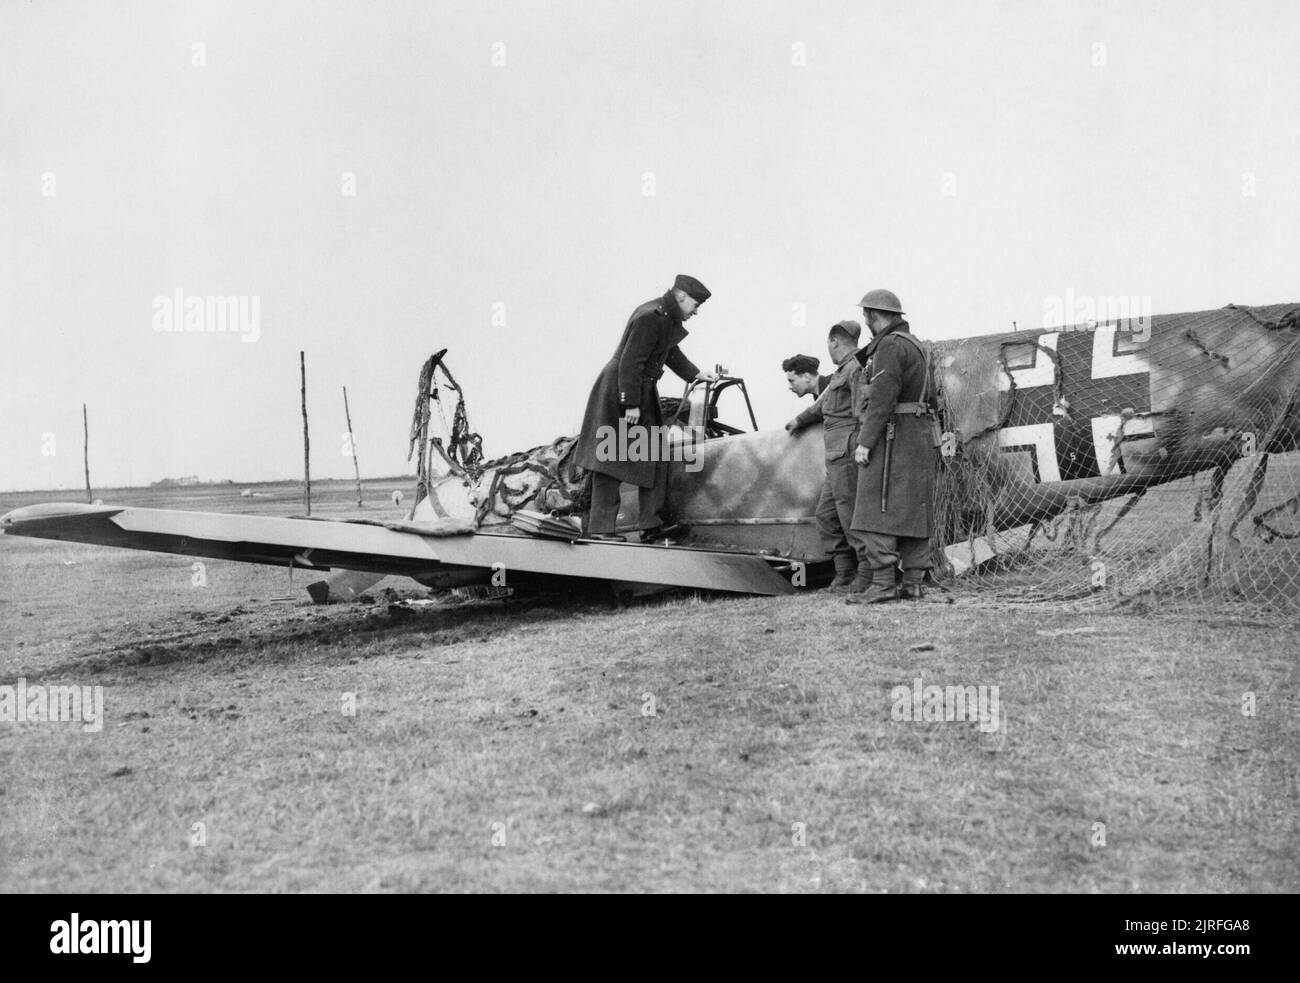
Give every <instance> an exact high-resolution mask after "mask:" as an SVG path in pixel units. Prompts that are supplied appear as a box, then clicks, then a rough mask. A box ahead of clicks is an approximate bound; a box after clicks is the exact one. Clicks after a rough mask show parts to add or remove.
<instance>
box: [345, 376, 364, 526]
mask: <svg viewBox="0 0 1300 983" xmlns="http://www.w3.org/2000/svg"><path fill="white" fill-rule="evenodd" d="M343 416H344V418H345V419H347V421H348V447H350V448H352V470H353V471H355V472H356V475H357V508H362V507H363V503H362V501H361V467H360V466H359V465H358V464H357V442H356V440H355V439H354V438H353V436H352V413H351V412H350V411H349V410H348V387H347V386H344V387H343Z"/></svg>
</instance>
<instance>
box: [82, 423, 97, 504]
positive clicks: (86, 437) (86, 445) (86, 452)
mask: <svg viewBox="0 0 1300 983" xmlns="http://www.w3.org/2000/svg"><path fill="white" fill-rule="evenodd" d="M81 460H82V463H83V464H84V465H85V468H86V504H87V505H92V504H94V501H95V500H94V498H93V497H92V496H91V494H90V419H89V417H88V416H87V415H86V404H85V403H82V404H81Z"/></svg>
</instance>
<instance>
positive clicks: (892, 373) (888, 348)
mask: <svg viewBox="0 0 1300 983" xmlns="http://www.w3.org/2000/svg"><path fill="white" fill-rule="evenodd" d="M862 384H863V385H869V386H871V398H870V399H869V400H868V402H867V411H866V413H865V414H863V417H862V429H861V430H860V431H859V433H858V444H859V445H861V446H862V447H865V448H867V449H868V450H875V448H876V444H877V443H879V442H880V439H881V437H882V436H883V434H884V432H885V424H886V423H888V422H889V418H890V417H891V416H893V415H894V408H895V407H896V406H897V405H898V394H899V392H900V391H901V390H902V388H903V352H902V343H900V342H898V341H895V340H894V339H893V338H888V337H886V338H881V339H880V343H879V344H877V345H876V351H875V353H874V356H873V363H872V377H871V378H868V376H867V370H866V369H865V368H863V369H862Z"/></svg>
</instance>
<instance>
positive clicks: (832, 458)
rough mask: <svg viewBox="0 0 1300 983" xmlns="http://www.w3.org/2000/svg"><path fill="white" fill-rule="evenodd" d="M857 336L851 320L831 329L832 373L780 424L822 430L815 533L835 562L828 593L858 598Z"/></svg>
mask: <svg viewBox="0 0 1300 983" xmlns="http://www.w3.org/2000/svg"><path fill="white" fill-rule="evenodd" d="M861 333H862V327H861V326H860V325H859V324H858V323H857V322H856V321H841V322H839V323H838V324H836V325H833V326H832V327H831V329H830V333H829V334H828V335H827V338H826V351H827V352H828V353H829V354H830V357H831V361H832V362H834V363H835V366H836V367H835V372H834V373H833V374H832V375H831V376H830V378H829V379H828V380H827V382H826V384H825V385H824V386H823V387H822V389H821V392H820V395H819V396H818V397H817V400H816V402H814V403H813V404H812V406H810V407H808V409H806V410H804V411H803V412H802V413H800V414H799V415H798V416H796V417H795V418H794V419H793V420H791V421H790V422H789V423H787V424H786V425H785V429H786V430H787V431H788V432H789V433H790V434H791V435H794V434H797V433H798V432H799V431H801V430H803V429H804V428H806V427H810V426H812V425H813V424H814V423H821V425H822V440H823V442H824V443H825V446H826V478H825V480H824V481H823V482H822V491H821V496H820V497H819V498H818V499H817V510H816V517H817V532H818V534H819V535H820V536H821V541H822V548H823V549H824V550H825V551H826V552H827V553H829V554H830V555H831V558H832V559H833V560H834V561H835V579H834V580H832V581H831V584H830V588H829V589H830V590H831V591H833V592H834V593H836V594H850V593H861V592H862V591H864V590H866V589H867V585H868V583H869V582H870V574H869V573H868V571H869V569H870V568H869V567H868V566H867V565H866V564H865V563H860V562H859V560H860V558H861V556H862V552H863V544H862V540H861V537H860V536H859V535H858V534H857V533H856V532H854V531H853V528H852V527H853V507H854V503H855V501H856V500H857V488H858V466H857V464H856V463H855V462H854V460H853V448H854V447H855V446H856V445H857V436H858V418H857V415H856V414H855V413H854V411H853V383H854V380H855V378H856V376H857V373H858V362H857V360H856V359H855V358H853V356H854V354H856V352H857V350H858V338H859V337H860V336H861ZM791 388H793V386H792V387H791Z"/></svg>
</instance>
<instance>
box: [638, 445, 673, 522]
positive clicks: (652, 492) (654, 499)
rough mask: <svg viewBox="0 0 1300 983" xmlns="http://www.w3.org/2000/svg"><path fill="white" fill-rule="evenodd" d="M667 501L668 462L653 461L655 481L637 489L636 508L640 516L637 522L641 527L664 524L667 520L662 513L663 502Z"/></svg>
mask: <svg viewBox="0 0 1300 983" xmlns="http://www.w3.org/2000/svg"><path fill="white" fill-rule="evenodd" d="M667 501H668V462H667V461H656V462H655V483H654V484H653V485H651V486H650V487H649V488H638V489H637V508H638V511H639V512H640V517H639V518H638V520H637V524H638V525H639V526H640V528H642V529H654V528H657V527H658V526H662V525H666V524H667V522H668V520H667V519H666V518H665V516H664V515H663V511H664V504H665V503H666V502H667Z"/></svg>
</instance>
